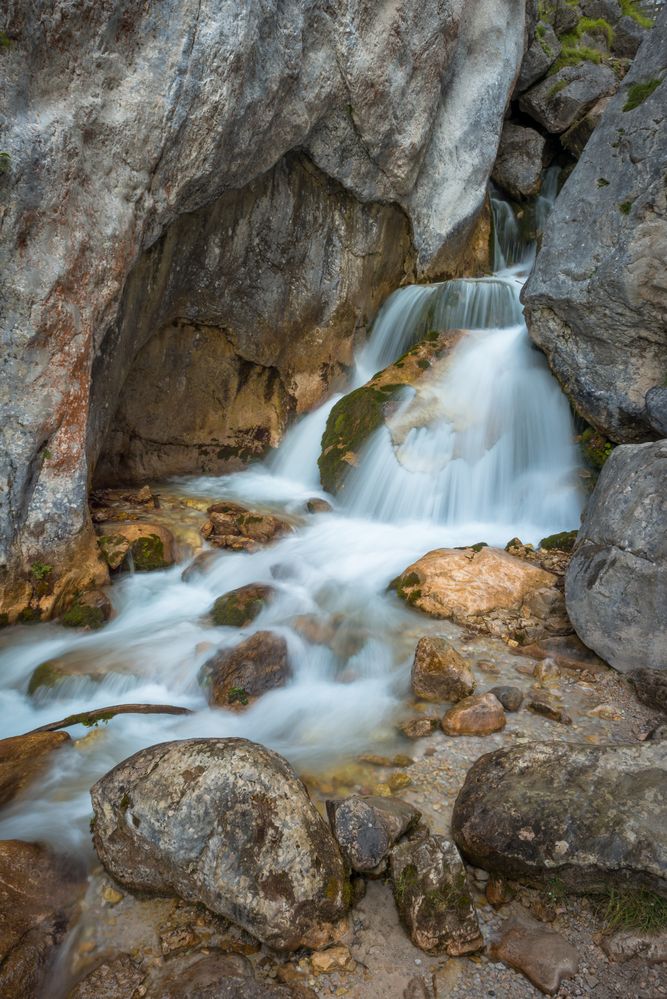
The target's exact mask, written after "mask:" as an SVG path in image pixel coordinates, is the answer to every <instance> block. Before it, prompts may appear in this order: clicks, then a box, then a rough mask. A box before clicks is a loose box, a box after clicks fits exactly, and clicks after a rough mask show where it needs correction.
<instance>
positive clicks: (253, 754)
mask: <svg viewBox="0 0 667 999" xmlns="http://www.w3.org/2000/svg"><path fill="white" fill-rule="evenodd" d="M91 797H92V801H93V812H94V817H95V822H94V829H93V842H94V845H95V849H96V850H97V853H98V856H99V858H100V860H101V861H102V863H103V864H104V866H105V867H106V869H107V871H108V872H109V873H110V874H111V876H112V877H113V878H115V879H116V880H117V881H119V882H120V883H121V884H123V885H125V886H126V887H128V888H129V889H130V890H134V891H147V892H155V893H158V894H167V895H177V896H179V897H180V898H183V899H186V900H187V901H192V902H201V903H202V904H203V905H205V906H206V907H207V908H208V909H210V910H211V911H212V912H214V913H217V914H218V915H221V916H225V917H227V918H228V919H231V920H232V922H234V923H236V924H237V925H239V926H241V927H243V928H244V929H245V930H247V931H248V932H249V933H251V934H252V935H253V936H255V937H257V938H258V939H259V940H261V941H262V942H263V943H266V944H268V945H269V946H271V947H274V948H276V949H279V950H296V949H297V948H299V947H312V948H321V947H324V946H326V945H327V944H329V943H333V942H335V941H336V939H337V937H338V935H339V933H341V932H342V930H343V928H344V924H345V913H346V910H347V908H348V904H349V898H350V888H349V882H348V878H347V873H346V869H345V864H344V862H343V859H342V857H341V854H340V851H339V848H338V845H337V843H336V841H335V839H334V838H333V836H332V834H331V832H330V830H329V828H328V826H327V824H326V822H325V821H324V819H323V818H322V817H321V816H320V814H319V812H318V811H317V809H316V808H315V806H314V805H313V804H312V802H311V800H310V798H309V797H308V792H307V791H306V789H305V787H304V785H303V784H302V782H301V781H300V780H299V779H298V777H297V776H296V774H295V773H294V771H293V770H292V768H291V767H290V766H289V764H288V763H287V762H286V761H285V760H284V759H282V757H280V756H279V755H278V754H277V753H274V752H271V750H268V749H265V748H264V747H263V746H260V745H257V744H256V743H252V742H248V741H247V740H245V739H188V740H184V741H181V742H167V743H162V744H161V745H157V746H151V747H150V748H149V749H145V750H142V751H141V752H139V753H136V754H135V755H134V756H132V757H130V758H129V759H127V760H124V761H123V762H122V763H120V764H119V765H118V766H116V767H115V768H114V769H113V770H112V771H110V772H109V773H108V774H106V775H105V776H104V777H103V778H102V779H101V780H100V781H98V782H97V784H95V785H94V786H93V788H92V790H91Z"/></svg>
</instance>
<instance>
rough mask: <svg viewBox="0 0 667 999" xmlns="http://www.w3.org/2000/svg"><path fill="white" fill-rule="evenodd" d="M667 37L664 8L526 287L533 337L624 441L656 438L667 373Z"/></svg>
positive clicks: (581, 405)
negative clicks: (654, 419)
mask: <svg viewBox="0 0 667 999" xmlns="http://www.w3.org/2000/svg"><path fill="white" fill-rule="evenodd" d="M666 36H667V10H664V11H663V12H662V13H661V14H660V15H659V17H658V20H657V23H656V26H655V27H654V29H653V30H652V31H650V32H648V34H647V37H646V40H645V41H644V42H643V43H642V47H641V50H640V52H639V54H638V56H637V58H636V59H635V61H634V63H633V65H632V68H631V70H630V72H629V73H628V75H627V76H626V77H625V79H624V80H623V82H622V84H621V87H620V90H619V92H618V94H617V95H616V96H615V97H614V98H612V100H611V101H610V102H609V105H608V106H607V109H606V111H605V112H604V115H603V117H602V120H601V122H600V124H599V125H598V127H597V128H596V129H595V132H594V133H593V136H592V138H591V139H590V140H589V142H588V144H587V145H586V148H585V149H584V152H583V154H582V156H581V159H580V160H579V162H578V163H577V166H576V167H575V169H574V171H573V172H572V174H571V175H570V177H569V178H568V180H567V181H566V183H565V186H564V187H563V190H562V191H561V193H560V195H559V196H558V200H557V202H556V205H555V207H554V210H553V212H552V213H551V215H550V216H549V219H548V221H547V224H546V227H545V231H544V236H543V240H542V248H541V250H540V252H539V254H538V257H537V261H536V265H535V269H534V271H533V274H532V276H531V277H530V279H529V281H528V283H527V285H526V288H525V291H524V300H525V305H526V317H527V321H528V328H529V331H530V334H531V336H532V338H533V340H534V341H535V342H536V343H537V345H538V346H539V347H541V348H542V349H543V350H544V351H545V353H546V355H547V358H548V360H549V364H550V365H551V368H552V370H553V372H554V374H555V375H556V377H557V378H558V380H559V381H560V383H561V384H562V386H563V388H564V389H565V391H566V392H567V394H568V395H569V396H570V398H571V399H572V401H573V403H574V405H575V406H576V408H577V410H578V411H579V412H580V413H581V415H582V416H584V417H585V418H586V420H588V422H589V423H591V424H592V425H593V426H595V427H596V428H597V429H598V430H600V431H602V432H603V433H604V434H606V436H607V437H610V438H611V439H612V440H613V441H616V442H625V443H629V442H636V441H643V440H650V439H652V438H653V437H654V436H655V430H654V428H653V425H652V423H651V418H650V417H649V415H648V414H647V412H646V402H645V400H646V395H647V393H648V392H649V390H650V389H652V388H653V387H654V386H661V385H663V383H664V379H665V354H666V352H667V327H666V326H665V321H664V317H665V309H666V307H667V299H666V293H665V287H664V281H663V274H662V265H661V263H659V262H660V261H663V260H664V259H665V258H666V257H667V201H666V194H665V187H664V183H663V180H664V178H663V174H664V162H665V155H666V149H665V145H666V143H667V138H666V137H665V129H664V127H663V124H664V118H665V113H666V112H667V86H666V85H665V83H664V81H663V82H662V83H661V82H660V81H661V79H662V74H663V70H664V48H665V39H666ZM549 79H550V80H551V79H552V78H549ZM553 79H555V77H554V78H553ZM563 92H565V91H563ZM602 331H604V333H603V334H602Z"/></svg>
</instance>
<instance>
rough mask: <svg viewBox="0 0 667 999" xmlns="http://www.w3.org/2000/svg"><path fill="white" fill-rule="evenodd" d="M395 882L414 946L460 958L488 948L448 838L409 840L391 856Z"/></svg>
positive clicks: (456, 857)
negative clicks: (482, 948) (485, 946)
mask: <svg viewBox="0 0 667 999" xmlns="http://www.w3.org/2000/svg"><path fill="white" fill-rule="evenodd" d="M390 869H391V880H392V885H393V889H394V898H395V900H396V907H397V908H398V911H399V914H400V917H401V919H402V921H403V922H404V923H405V925H406V927H407V930H408V933H409V934H410V938H411V940H412V942H413V944H414V945H415V946H416V947H419V948H420V949H421V950H424V951H426V952H427V953H428V954H449V955H450V956H451V957H458V956H460V955H461V954H469V953H471V952H472V951H476V950H479V949H480V948H481V947H483V945H484V941H483V940H482V936H481V933H480V931H479V924H478V922H477V914H476V913H475V907H474V905H473V902H472V898H471V895H470V890H469V888H468V883H467V879H466V873H465V868H464V866H463V863H462V862H461V858H460V856H459V854H458V851H457V849H456V847H455V846H454V844H453V843H451V842H450V841H449V840H447V839H445V837H444V836H426V837H421V838H419V837H417V838H415V839H406V840H403V842H402V843H399V845H398V846H397V847H395V848H394V850H393V851H392V853H391V860H390Z"/></svg>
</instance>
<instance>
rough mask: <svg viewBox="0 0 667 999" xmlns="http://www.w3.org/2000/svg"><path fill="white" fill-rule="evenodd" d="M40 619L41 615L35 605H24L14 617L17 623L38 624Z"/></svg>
mask: <svg viewBox="0 0 667 999" xmlns="http://www.w3.org/2000/svg"><path fill="white" fill-rule="evenodd" d="M41 619H42V615H41V613H40V612H39V611H38V610H37V608H36V607H24V608H23V610H22V611H21V612H20V613H19V615H18V617H17V618H16V620H17V622H18V623H19V624H39V622H40V621H41Z"/></svg>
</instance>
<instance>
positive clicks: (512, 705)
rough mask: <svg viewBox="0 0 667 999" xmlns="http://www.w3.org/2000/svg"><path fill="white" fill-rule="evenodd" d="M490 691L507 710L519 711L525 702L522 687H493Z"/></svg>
mask: <svg viewBox="0 0 667 999" xmlns="http://www.w3.org/2000/svg"><path fill="white" fill-rule="evenodd" d="M489 693H490V694H493V696H494V697H495V698H496V700H498V701H500V703H501V704H502V706H503V708H504V709H505V711H518V710H519V708H520V707H521V705H522V703H523V691H522V690H521V688H520V687H492V688H491V690H490V691H489Z"/></svg>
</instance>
